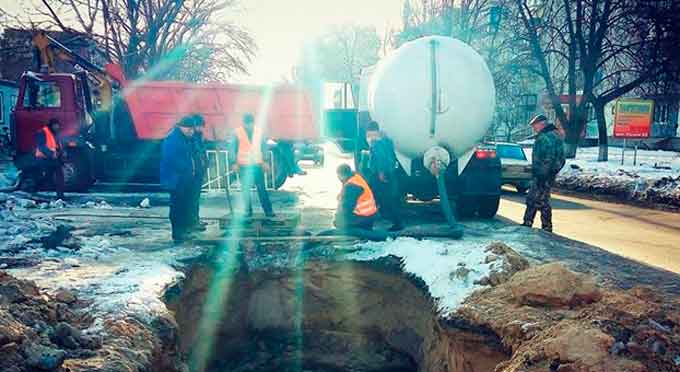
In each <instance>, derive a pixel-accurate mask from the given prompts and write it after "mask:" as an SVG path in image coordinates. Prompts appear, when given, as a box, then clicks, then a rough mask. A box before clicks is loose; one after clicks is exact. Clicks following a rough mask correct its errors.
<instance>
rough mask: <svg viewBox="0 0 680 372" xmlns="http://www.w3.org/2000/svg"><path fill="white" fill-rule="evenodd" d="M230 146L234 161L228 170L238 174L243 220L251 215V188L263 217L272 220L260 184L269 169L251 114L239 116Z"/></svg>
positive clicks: (261, 137)
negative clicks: (254, 188)
mask: <svg viewBox="0 0 680 372" xmlns="http://www.w3.org/2000/svg"><path fill="white" fill-rule="evenodd" d="M230 143H231V150H230V159H235V160H236V161H235V162H233V163H232V165H231V170H232V171H234V172H238V174H239V178H240V180H241V195H242V202H243V209H244V211H245V213H246V216H248V217H250V216H252V214H253V207H252V204H251V201H250V189H251V187H252V186H253V185H255V187H256V188H257V196H258V198H259V199H260V205H261V206H262V209H263V210H264V214H265V216H267V217H274V210H273V209H272V203H271V201H270V200H269V194H268V193H267V189H266V187H265V182H264V174H265V172H266V171H267V170H268V169H269V167H268V165H267V163H266V162H265V161H264V156H263V154H265V152H266V151H267V148H266V141H265V138H264V137H263V134H262V130H261V128H260V127H259V126H256V125H255V117H254V116H253V114H249V113H248V114H245V115H243V125H241V126H239V127H237V128H236V130H235V131H234V134H233V136H232V137H231V141H230Z"/></svg>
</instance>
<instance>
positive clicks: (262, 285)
mask: <svg viewBox="0 0 680 372" xmlns="http://www.w3.org/2000/svg"><path fill="white" fill-rule="evenodd" d="M220 251H221V253H220ZM228 251H229V249H228V247H222V248H216V250H215V252H213V253H212V254H211V255H206V256H203V257H201V258H200V259H198V260H197V261H196V262H194V263H192V264H191V265H190V269H189V270H188V271H187V272H186V278H185V279H184V280H183V281H182V282H181V283H179V284H178V285H177V286H175V287H173V288H171V289H170V290H169V291H168V292H167V294H166V303H167V305H168V308H169V309H170V310H171V311H172V312H173V313H174V314H175V318H176V320H177V324H178V326H179V335H180V349H181V350H182V351H183V352H184V353H185V354H186V355H187V360H188V362H189V364H190V368H191V369H192V370H204V371H211V372H212V371H234V372H239V371H319V372H335V371H371V372H373V371H375V372H388V371H390V372H407V371H414V372H415V371H442V372H443V371H466V372H468V371H469V372H476V371H480V372H481V371H490V370H493V368H494V367H495V366H496V365H497V364H498V363H500V362H502V361H504V360H507V359H508V358H509V354H508V352H507V351H506V350H504V349H503V347H502V345H501V343H500V341H499V340H498V338H497V337H496V336H495V335H493V334H486V333H484V332H483V331H480V330H478V329H475V328H474V327H467V328H466V325H463V326H462V327H461V325H460V324H455V325H454V326H453V327H452V323H451V322H447V321H443V320H442V318H441V316H440V315H441V314H440V313H439V312H438V311H437V305H436V302H435V301H434V300H433V299H432V297H431V296H430V293H429V291H428V288H427V286H426V284H425V283H424V282H423V281H422V280H420V279H419V278H417V277H415V276H413V275H411V274H408V273H405V271H404V270H403V262H402V260H401V259H400V258H397V257H395V256H386V257H382V258H379V259H375V260H371V261H356V260H349V259H347V258H346V257H347V256H346V255H345V253H346V252H345V253H338V252H337V251H334V249H333V248H332V247H325V248H324V247H321V248H320V247H316V248H314V249H313V250H310V251H306V249H304V248H303V249H301V250H299V251H298V252H294V251H293V250H291V249H289V248H288V247H285V246H282V245H280V244H279V245H274V244H270V245H265V244H254V243H251V245H250V246H244V244H241V246H240V247H239V248H238V249H235V250H234V252H235V253H234V254H233V255H230V254H229V253H228ZM217 263H219V264H217ZM454 328H455V330H454ZM451 332H456V333H454V334H452V333H451ZM458 332H459V333H458ZM454 336H455V337H454Z"/></svg>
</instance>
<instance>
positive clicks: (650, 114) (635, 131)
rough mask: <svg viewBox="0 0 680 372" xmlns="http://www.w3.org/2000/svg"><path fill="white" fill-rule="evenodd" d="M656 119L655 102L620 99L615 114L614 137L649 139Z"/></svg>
mask: <svg viewBox="0 0 680 372" xmlns="http://www.w3.org/2000/svg"><path fill="white" fill-rule="evenodd" d="M653 119H654V101H652V100H642V99H620V100H618V101H616V111H615V113H614V137H620V138H648V137H649V134H650V131H651V127H652V121H653Z"/></svg>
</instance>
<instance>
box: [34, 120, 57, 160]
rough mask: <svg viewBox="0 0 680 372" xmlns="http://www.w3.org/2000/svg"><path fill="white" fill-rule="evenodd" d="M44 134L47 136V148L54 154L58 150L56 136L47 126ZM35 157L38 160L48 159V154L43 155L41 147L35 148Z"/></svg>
mask: <svg viewBox="0 0 680 372" xmlns="http://www.w3.org/2000/svg"><path fill="white" fill-rule="evenodd" d="M41 130H42V132H43V133H44V134H45V146H47V148H48V149H50V150H51V151H53V152H55V153H56V152H57V150H58V145H57V140H56V139H55V138H54V135H53V134H52V131H51V130H50V128H48V127H47V126H44V127H43V128H42V129H41ZM35 157H36V158H47V157H48V156H47V154H43V152H42V151H40V148H39V147H36V148H35Z"/></svg>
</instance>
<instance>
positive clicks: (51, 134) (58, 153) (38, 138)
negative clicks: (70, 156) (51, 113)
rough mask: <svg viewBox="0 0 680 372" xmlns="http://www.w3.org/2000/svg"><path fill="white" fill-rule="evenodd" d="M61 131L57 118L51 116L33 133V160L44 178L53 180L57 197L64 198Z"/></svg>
mask: <svg viewBox="0 0 680 372" xmlns="http://www.w3.org/2000/svg"><path fill="white" fill-rule="evenodd" d="M60 131H61V123H60V122H59V119H56V118H52V119H50V120H49V122H48V123H47V125H45V126H44V127H42V128H41V129H40V130H39V131H38V132H36V133H35V143H36V148H35V152H34V156H35V161H36V164H37V168H38V169H39V171H40V172H41V173H42V174H44V177H45V178H51V179H52V180H53V181H54V187H55V189H56V192H57V198H58V199H64V171H63V169H62V166H63V161H62V155H63V152H62V147H61V144H60V143H59V139H58V135H59V132H60Z"/></svg>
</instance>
